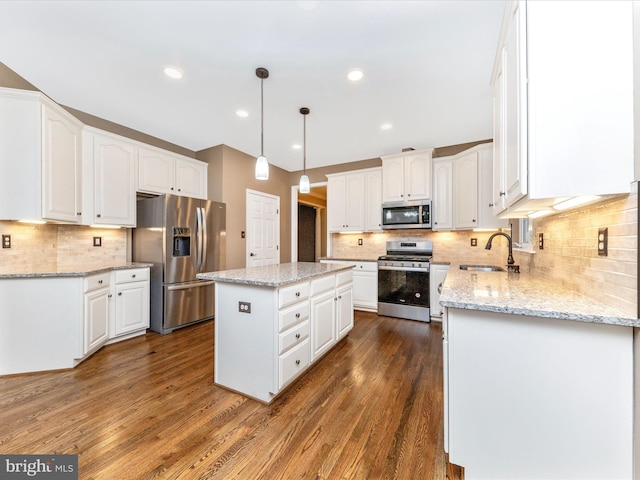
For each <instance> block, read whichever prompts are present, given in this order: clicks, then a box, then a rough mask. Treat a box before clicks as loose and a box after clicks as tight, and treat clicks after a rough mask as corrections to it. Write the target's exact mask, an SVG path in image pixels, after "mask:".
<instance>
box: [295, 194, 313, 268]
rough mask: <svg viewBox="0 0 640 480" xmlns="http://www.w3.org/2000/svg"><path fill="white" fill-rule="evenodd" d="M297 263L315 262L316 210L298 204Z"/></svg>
mask: <svg viewBox="0 0 640 480" xmlns="http://www.w3.org/2000/svg"><path fill="white" fill-rule="evenodd" d="M298 261H299V262H315V261H316V209H315V207H311V206H309V205H303V204H302V203H298Z"/></svg>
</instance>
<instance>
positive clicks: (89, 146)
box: [83, 127, 137, 227]
mask: <svg viewBox="0 0 640 480" xmlns="http://www.w3.org/2000/svg"><path fill="white" fill-rule="evenodd" d="M83 148H84V154H83V160H84V161H83V175H84V185H85V188H84V190H83V205H84V213H83V223H85V224H91V225H119V226H122V227H135V226H136V182H135V166H136V163H135V162H136V150H137V147H136V144H135V143H134V142H131V141H128V140H126V139H124V138H122V137H118V136H116V135H112V134H109V133H106V132H102V131H100V130H96V129H92V128H87V127H85V131H84V132H83Z"/></svg>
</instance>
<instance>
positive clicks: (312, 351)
mask: <svg viewBox="0 0 640 480" xmlns="http://www.w3.org/2000/svg"><path fill="white" fill-rule="evenodd" d="M215 287H216V298H217V299H222V301H216V314H215V317H216V332H215V333H216V335H215V348H214V353H215V359H214V376H215V377H214V378H215V383H216V384H218V385H221V386H223V387H226V388H230V389H232V390H235V391H237V392H241V393H243V394H244V395H248V396H250V397H253V398H256V399H258V400H260V401H262V402H265V403H269V402H271V401H272V400H273V399H274V398H275V397H276V396H277V395H278V394H279V393H280V392H281V391H282V390H283V389H285V388H286V387H287V386H288V385H290V384H291V382H293V381H294V380H295V379H296V378H297V377H298V376H299V375H301V374H302V373H304V372H305V371H306V370H307V369H308V368H309V367H310V366H311V365H312V364H313V362H315V361H317V360H318V359H319V358H320V357H322V356H323V355H324V354H326V353H327V352H328V351H329V350H330V349H331V348H332V347H334V346H335V345H336V343H337V342H338V340H339V339H340V338H342V337H344V336H345V335H346V334H347V333H348V332H349V331H350V330H351V328H352V327H353V305H352V293H351V291H352V280H351V270H346V271H345V270H338V271H335V272H330V273H328V274H322V275H319V276H313V277H311V278H310V279H309V280H305V281H300V282H298V283H294V284H288V285H286V286H282V287H265V286H262V285H248V284H238V283H233V282H224V281H220V280H219V279H218V280H217V281H215ZM239 305H248V307H247V308H244V309H243V308H239Z"/></svg>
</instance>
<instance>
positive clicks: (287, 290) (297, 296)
mask: <svg viewBox="0 0 640 480" xmlns="http://www.w3.org/2000/svg"><path fill="white" fill-rule="evenodd" d="M307 298H309V282H303V283H296V284H295V285H291V286H289V287H284V288H281V289H280V290H279V291H278V300H279V304H278V306H279V308H282V307H286V306H287V305H291V304H292V303H295V302H299V301H300V300H305V299H307Z"/></svg>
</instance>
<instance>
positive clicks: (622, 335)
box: [440, 265, 640, 480]
mask: <svg viewBox="0 0 640 480" xmlns="http://www.w3.org/2000/svg"><path fill="white" fill-rule="evenodd" d="M440 303H441V304H442V305H443V306H444V307H445V314H444V318H443V355H444V382H445V385H444V387H445V450H446V451H447V452H448V453H449V461H450V462H451V463H454V464H457V465H460V466H462V467H464V468H465V478H466V479H468V480H469V479H475V478H492V479H498V478H509V479H516V478H575V479H587V478H594V479H595V478H616V479H619V478H620V479H621V478H633V463H634V460H633V457H634V446H633V443H634V442H633V437H634V390H633V389H634V334H635V331H636V330H637V329H635V328H634V327H637V326H640V322H639V321H638V320H637V319H636V318H632V317H629V316H628V315H625V314H624V313H621V312H619V311H617V310H616V309H614V308H611V307H609V306H606V305H602V304H599V303H597V302H595V301H593V300H592V299H590V298H589V297H586V296H584V295H580V294H579V293H576V292H574V291H572V290H571V289H568V288H565V287H563V286H562V285H559V284H558V282H554V281H553V280H549V279H548V278H546V277H542V276H539V275H536V274H530V273H527V272H523V273H520V274H514V273H507V272H469V271H461V270H460V269H459V268H458V266H457V265H452V266H451V268H450V270H449V273H448V275H447V277H446V280H445V282H444V288H443V291H442V294H441V297H440ZM636 343H637V342H636ZM635 355H636V356H637V352H636V354H635Z"/></svg>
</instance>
